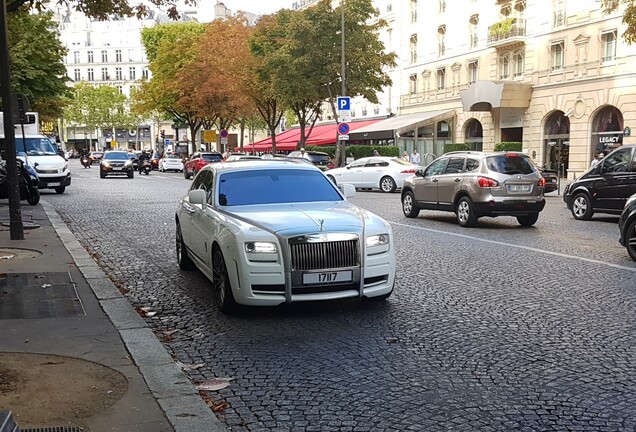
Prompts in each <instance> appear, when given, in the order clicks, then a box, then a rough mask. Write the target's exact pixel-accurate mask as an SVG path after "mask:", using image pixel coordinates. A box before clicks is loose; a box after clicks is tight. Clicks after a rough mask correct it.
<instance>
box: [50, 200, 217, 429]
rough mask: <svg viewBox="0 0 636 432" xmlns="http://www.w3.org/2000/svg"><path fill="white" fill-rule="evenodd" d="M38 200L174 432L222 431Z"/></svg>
mask: <svg viewBox="0 0 636 432" xmlns="http://www.w3.org/2000/svg"><path fill="white" fill-rule="evenodd" d="M40 205H41V206H42V208H43V209H44V212H45V213H46V216H47V217H48V219H49V221H50V222H51V225H52V226H53V228H54V229H55V232H56V233H57V236H58V237H59V238H60V240H62V242H63V243H64V246H65V247H66V249H67V250H68V251H69V253H70V254H71V256H72V257H73V261H74V262H75V264H76V265H77V267H78V268H79V270H80V272H81V273H82V275H84V277H85V278H86V281H87V282H88V284H89V286H90V287H91V290H92V291H93V293H94V294H95V296H96V297H97V300H98V302H99V304H100V306H101V307H102V309H103V310H104V312H105V313H106V314H107V315H108V317H109V319H110V320H111V321H112V323H113V325H114V326H115V328H116V329H117V331H118V332H119V334H120V336H121V338H122V341H123V342H124V345H125V346H126V349H127V350H128V352H129V353H130V356H131V358H132V360H133V361H134V362H135V365H136V366H137V367H138V368H139V371H140V372H141V374H142V376H143V377H144V379H145V380H146V384H147V385H148V388H149V389H150V391H151V393H152V395H153V397H154V398H155V399H156V400H157V402H158V403H159V406H160V407H161V409H162V410H163V411H164V413H165V415H166V418H167V419H168V421H169V422H170V424H172V427H173V428H174V430H175V432H192V431H197V432H224V431H227V428H226V427H225V425H224V424H223V423H221V421H220V420H219V419H218V418H216V416H215V415H214V413H213V412H212V411H211V410H210V408H209V407H208V406H207V405H206V403H205V402H204V401H203V399H201V397H200V396H199V395H198V393H197V391H196V389H195V387H194V385H193V384H192V383H191V382H190V379H189V378H188V377H187V376H186V374H185V373H184V372H183V371H182V370H181V368H179V367H178V366H177V364H176V363H175V362H174V360H173V359H172V356H171V355H170V353H169V352H168V351H167V350H166V348H165V347H164V346H163V344H162V343H161V342H160V341H159V339H157V337H156V336H155V335H154V333H153V332H152V330H151V329H150V328H149V327H148V325H147V324H146V322H145V321H144V320H143V319H142V318H141V316H139V314H138V313H137V312H136V311H135V310H134V308H133V307H132V305H131V304H130V302H129V301H128V300H127V299H126V298H125V297H124V296H123V295H122V294H121V293H120V292H119V290H118V289H117V287H115V285H114V284H113V283H112V282H111V281H110V279H108V277H107V276H106V274H105V273H104V272H103V271H102V269H101V268H100V267H99V266H98V265H97V263H95V261H94V260H93V259H92V258H91V256H90V255H89V254H88V253H87V252H86V250H85V249H84V248H83V247H82V245H81V244H80V243H79V241H78V240H77V238H76V237H75V235H74V234H73V233H72V232H71V230H69V228H68V227H67V226H66V224H65V223H64V221H63V220H62V218H61V217H60V216H59V215H58V213H57V211H56V210H55V208H54V207H53V206H52V205H51V204H50V203H48V202H46V201H43V200H41V201H40Z"/></svg>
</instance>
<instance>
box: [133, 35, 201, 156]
mask: <svg viewBox="0 0 636 432" xmlns="http://www.w3.org/2000/svg"><path fill="white" fill-rule="evenodd" d="M203 31H204V26H203V24H198V23H171V24H165V25H161V26H155V27H151V28H147V29H144V30H142V34H141V37H142V42H143V44H144V48H145V49H146V51H147V52H148V51H150V52H151V53H152V54H149V60H150V63H149V65H148V68H149V69H150V71H151V72H152V78H151V79H150V80H149V81H146V82H143V83H142V90H143V91H142V95H143V96H144V97H145V98H146V99H145V103H144V105H145V106H146V109H157V110H159V111H162V112H165V113H166V114H168V115H169V116H170V117H171V118H173V120H174V121H175V123H176V124H184V125H185V126H187V127H188V128H189V129H190V133H191V136H192V137H193V141H194V137H195V136H196V134H197V132H198V131H199V129H200V128H201V126H202V124H203V121H204V119H203V118H202V117H201V115H200V112H199V111H198V110H197V107H196V90H197V88H196V87H197V86H196V83H193V82H192V81H190V80H187V81H184V80H181V79H180V78H181V77H183V71H185V70H188V69H189V68H190V66H191V64H192V63H193V62H194V61H195V60H196V59H197V54H198V44H199V39H200V38H201V36H202V34H203ZM151 56H152V59H151ZM193 141H192V142H193ZM189 150H190V152H192V151H194V150H193V148H190V149H189Z"/></svg>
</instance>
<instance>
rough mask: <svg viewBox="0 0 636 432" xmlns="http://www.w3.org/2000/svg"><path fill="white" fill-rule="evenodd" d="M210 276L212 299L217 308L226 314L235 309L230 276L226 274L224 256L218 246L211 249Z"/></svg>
mask: <svg viewBox="0 0 636 432" xmlns="http://www.w3.org/2000/svg"><path fill="white" fill-rule="evenodd" d="M212 277H213V283H212V285H213V287H214V300H215V301H216V305H217V307H218V308H219V310H220V311H221V312H222V313H224V314H228V313H231V312H233V311H234V310H235V309H236V306H237V304H236V301H235V300H234V295H233V294H232V286H231V285H230V278H229V276H228V274H227V267H226V266H225V258H223V252H221V249H220V248H219V247H215V248H214V251H212Z"/></svg>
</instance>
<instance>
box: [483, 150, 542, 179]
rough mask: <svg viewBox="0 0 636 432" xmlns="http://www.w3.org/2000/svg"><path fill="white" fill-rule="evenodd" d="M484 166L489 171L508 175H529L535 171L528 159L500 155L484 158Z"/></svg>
mask: <svg viewBox="0 0 636 432" xmlns="http://www.w3.org/2000/svg"><path fill="white" fill-rule="evenodd" d="M486 165H487V166H488V169H489V170H490V171H495V172H498V173H501V174H508V175H514V174H531V173H533V172H534V171H535V168H534V165H533V164H532V162H530V159H529V158H527V157H525V156H519V155H507V154H502V155H497V156H488V157H487V158H486Z"/></svg>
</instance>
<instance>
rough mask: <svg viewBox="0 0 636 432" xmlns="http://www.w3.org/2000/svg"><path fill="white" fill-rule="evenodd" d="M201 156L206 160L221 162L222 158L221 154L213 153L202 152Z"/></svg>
mask: <svg viewBox="0 0 636 432" xmlns="http://www.w3.org/2000/svg"><path fill="white" fill-rule="evenodd" d="M201 158H202V159H203V160H204V161H206V162H221V160H223V156H221V155H220V154H214V153H204V154H202V155H201Z"/></svg>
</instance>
